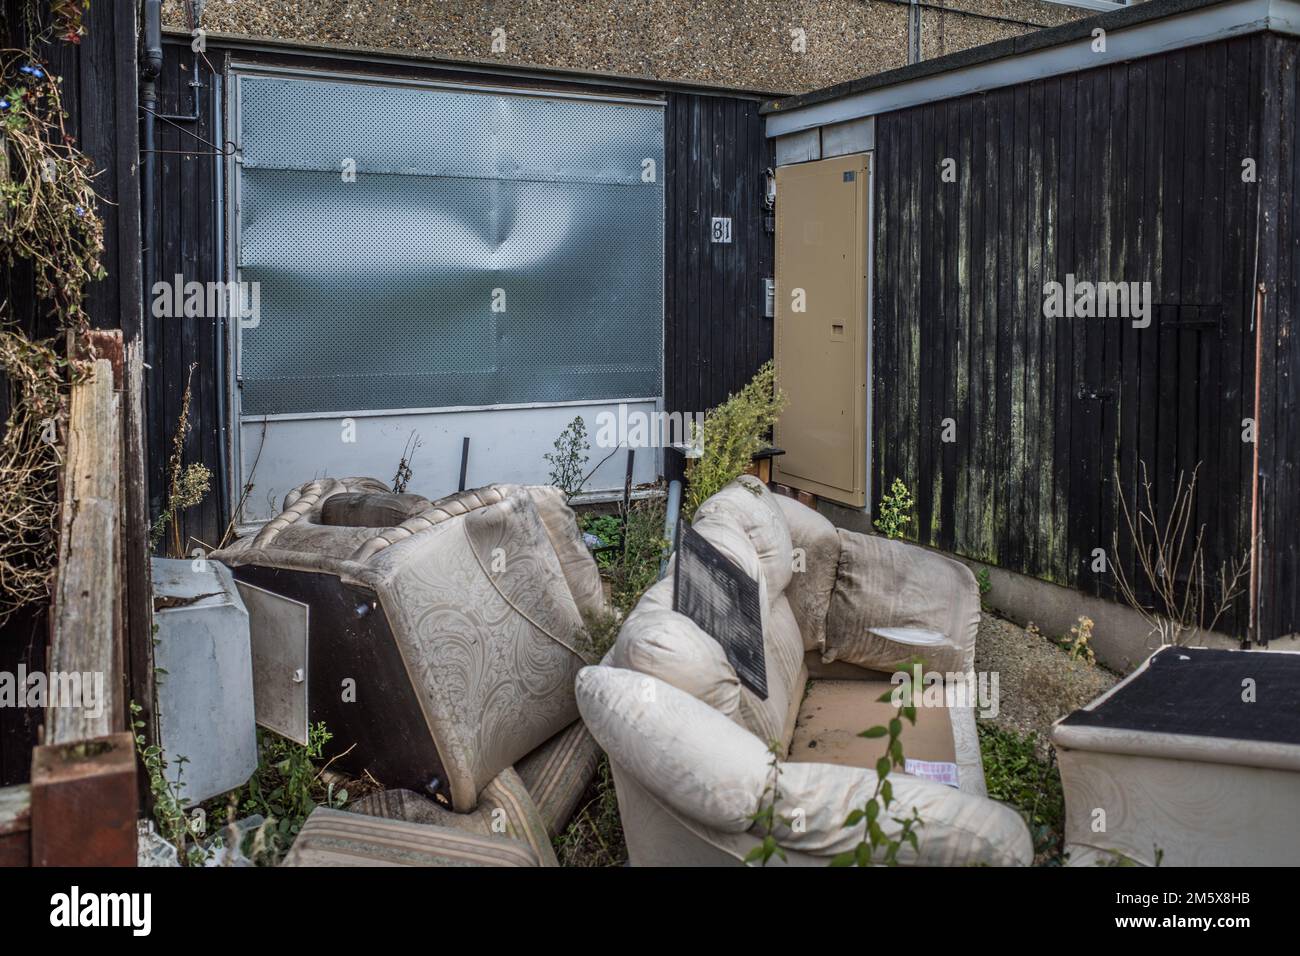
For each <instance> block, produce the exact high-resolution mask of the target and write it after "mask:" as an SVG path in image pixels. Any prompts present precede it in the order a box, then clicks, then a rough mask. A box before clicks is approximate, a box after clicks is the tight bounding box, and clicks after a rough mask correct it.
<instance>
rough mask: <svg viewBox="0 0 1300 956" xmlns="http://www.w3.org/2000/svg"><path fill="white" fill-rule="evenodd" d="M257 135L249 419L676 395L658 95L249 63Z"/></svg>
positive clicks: (243, 263)
mask: <svg viewBox="0 0 1300 956" xmlns="http://www.w3.org/2000/svg"><path fill="white" fill-rule="evenodd" d="M240 147H241V151H242V164H241V166H240V171H239V185H240V206H239V259H238V262H239V267H240V278H241V279H242V280H243V281H245V282H258V283H259V286H260V289H259V292H260V316H259V318H260V321H259V324H258V325H257V326H256V327H255V328H246V329H244V330H243V332H242V335H241V369H240V370H241V374H242V378H243V392H242V405H243V413H244V414H246V415H261V414H280V413H294V412H323V411H324V412H327V411H351V410H370V409H386V408H424V407H433V408H436V407H447V406H459V405H488V404H516V403H530V402H552V401H578V400H598V399H621V398H629V397H641V396H656V395H658V394H660V390H661V385H660V382H661V377H662V370H661V365H662V355H663V332H662V329H663V268H664V266H663V186H662V169H663V113H662V110H661V109H660V108H658V107H657V106H653V105H641V104H627V103H611V102H604V101H597V100H577V99H575V100H566V99H551V98H540V97H532V96H518V95H506V94H498V93H485V92H465V91H460V90H456V91H450V90H444V89H436V88H429V89H426V88H402V87H388V86H377V85H371V84H365V83H359V82H341V81H340V82H321V81H317V80H300V79H291V78H280V77H269V78H268V77H261V76H245V77H242V78H241V82H240ZM646 159H650V160H652V161H653V163H654V169H655V173H656V175H655V177H654V181H652V182H645V181H643V179H642V169H643V163H644V161H645V160H646ZM345 160H352V161H354V162H355V164H356V181H355V182H348V181H345V179H344V177H343V176H342V175H341V169H342V164H343V163H344V161H345ZM498 289H500V290H502V292H503V293H504V306H505V309H504V311H494V309H493V305H494V301H495V302H496V303H497V304H498V305H499V304H500V303H501V299H500V297H499V296H497V297H495V299H494V290H498Z"/></svg>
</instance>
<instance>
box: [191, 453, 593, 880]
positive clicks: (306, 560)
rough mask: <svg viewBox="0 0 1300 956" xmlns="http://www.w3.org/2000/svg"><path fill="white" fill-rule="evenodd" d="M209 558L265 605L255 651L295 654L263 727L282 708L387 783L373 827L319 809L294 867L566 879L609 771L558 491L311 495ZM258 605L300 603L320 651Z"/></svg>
mask: <svg viewBox="0 0 1300 956" xmlns="http://www.w3.org/2000/svg"><path fill="white" fill-rule="evenodd" d="M213 557H215V558H216V559H217V560H220V561H222V562H224V563H225V564H227V565H229V566H231V567H232V568H233V569H234V573H235V577H236V579H237V581H238V582H240V585H241V591H243V592H244V594H245V597H246V599H248V598H251V599H250V600H249V602H248V603H249V606H250V616H251V617H253V618H254V620H253V621H252V627H253V631H254V645H255V648H256V647H258V646H259V642H262V643H261V646H262V647H263V648H265V649H266V651H267V656H269V657H270V658H271V659H272V660H273V661H274V660H276V659H277V655H285V658H286V660H285V664H284V665H283V666H282V667H280V668H279V669H278V671H279V672H278V673H275V674H272V675H270V676H268V675H265V674H261V675H259V680H260V681H261V685H260V686H259V687H258V690H259V692H261V693H262V699H260V700H259V719H262V715H261V713H260V711H261V708H262V706H263V704H264V703H265V702H266V701H267V700H269V699H274V700H276V701H279V706H280V708H281V710H282V711H283V712H286V713H288V714H289V719H290V721H291V722H292V724H293V725H294V726H296V727H299V728H305V726H306V724H307V723H308V722H315V721H317V720H323V721H325V722H326V724H327V726H328V728H329V730H330V731H331V732H332V733H333V735H334V740H333V741H332V744H331V748H332V751H333V753H334V754H337V762H336V763H335V766H336V767H340V768H342V769H346V770H349V771H351V772H353V773H361V772H363V771H364V772H368V773H369V774H370V775H371V776H373V777H374V778H375V779H377V780H378V781H379V782H380V783H381V784H383V785H384V786H385V787H387V788H389V789H388V790H387V791H386V792H384V793H381V794H375V795H372V796H370V797H368V798H365V799H363V800H362V801H359V802H358V803H357V804H356V805H354V809H357V810H360V811H362V813H368V814H371V816H361V815H359V814H356V813H341V812H338V811H331V810H325V809H321V810H318V811H317V812H316V813H315V814H313V816H312V817H311V818H310V819H309V821H308V823H307V825H306V826H305V827H304V828H303V831H302V833H301V834H300V835H299V837H298V839H297V841H296V842H295V844H294V847H293V849H292V851H291V853H290V857H289V859H288V860H287V861H286V862H288V863H313V864H321V863H325V864H330V863H358V862H361V863H366V862H389V863H415V862H422V863H429V862H442V863H446V864H448V865H464V864H472V863H495V864H504V865H529V864H533V865H537V864H551V865H554V863H555V856H554V852H553V850H552V848H551V838H552V837H553V836H554V835H555V834H556V833H557V832H558V831H559V830H560V829H561V828H562V827H563V826H564V825H565V823H566V822H567V820H568V818H569V816H570V815H571V814H572V812H573V809H574V806H575V804H576V802H577V800H578V799H579V798H580V796H581V794H582V792H583V791H584V789H585V788H586V786H587V784H588V783H589V781H590V779H591V776H592V774H593V772H594V769H595V763H596V758H597V750H596V747H595V744H594V742H593V741H592V739H591V737H590V735H589V734H588V733H587V732H586V730H585V729H584V728H583V726H582V723H581V722H580V721H579V720H578V719H577V718H578V710H577V704H576V700H575V696H574V679H575V677H576V675H577V672H578V670H579V669H580V668H581V667H582V666H583V664H584V663H586V662H587V660H588V659H587V658H586V657H585V656H584V651H583V649H582V646H581V644H580V640H581V635H582V634H583V619H582V616H583V614H584V613H586V612H597V611H600V610H602V609H603V603H604V602H603V596H602V592H601V586H600V578H599V575H598V572H597V570H596V566H595V563H594V561H593V560H592V558H591V556H590V554H588V552H587V550H586V548H585V547H584V546H583V544H582V540H581V538H580V536H579V533H578V529H577V524H576V522H575V520H574V517H573V513H572V511H570V510H569V508H568V507H567V506H566V504H565V503H564V499H563V496H562V495H561V493H560V492H559V491H558V490H556V489H554V488H545V487H516V486H506V485H497V486H489V487H486V488H482V489H478V490H476V491H467V492H463V493H460V494H457V495H453V496H450V497H448V498H444V499H441V500H439V501H436V502H429V501H428V500H426V499H424V498H421V497H419V496H417V495H396V494H391V493H389V492H388V491H387V489H386V487H385V486H384V485H383V484H382V483H381V482H379V481H376V480H375V479H369V478H350V479H343V480H335V479H327V480H321V481H314V482H310V483H308V484H305V485H302V486H301V487H300V488H298V489H297V490H295V491H294V492H291V493H290V494H289V495H288V496H286V500H285V508H284V511H283V512H282V513H281V514H280V515H279V516H278V517H277V518H275V519H274V520H272V521H271V522H269V523H268V524H267V525H265V526H264V527H263V528H262V529H261V530H260V531H259V532H258V533H257V534H256V535H254V536H251V537H249V538H245V539H242V540H240V541H239V542H237V543H236V544H235V545H233V546H232V547H229V548H227V549H225V550H222V551H219V552H217V553H215V554H214V555H213ZM259 595H261V597H262V598H265V599H266V600H267V601H269V602H271V605H272V606H274V604H275V602H280V604H281V605H284V604H285V602H288V604H289V605H291V606H298V607H301V606H302V605H305V606H306V611H305V614H304V617H305V619H306V621H307V625H306V628H305V630H306V637H305V641H306V647H300V648H297V649H295V648H294V647H293V646H292V639H290V637H289V635H288V633H287V632H286V630H285V629H283V628H280V627H277V626H273V625H272V624H271V623H270V622H268V621H258V620H256V617H257V614H256V610H255V609H256V608H257V607H259V606H260V604H259V600H258V596H259ZM259 628H260V633H259ZM298 640H299V643H301V642H302V639H301V637H299V638H298ZM267 641H270V642H271V645H270V646H269V647H268V646H267V644H266V643H264V642H267ZM277 641H278V642H281V643H279V644H277V643H276V642H277ZM295 653H298V654H300V655H301V656H302V657H305V666H302V665H299V668H294V667H293V664H294V661H293V660H290V658H292V657H293V655H294V654H295ZM303 672H305V673H303ZM412 791H414V792H412ZM424 795H427V796H424ZM428 797H433V798H434V800H436V801H437V802H436V803H435V802H434V801H433V800H430V799H428ZM382 817H389V818H390V819H381V818H382ZM393 818H395V819H393Z"/></svg>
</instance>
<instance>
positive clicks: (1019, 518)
mask: <svg viewBox="0 0 1300 956" xmlns="http://www.w3.org/2000/svg"><path fill="white" fill-rule="evenodd" d="M1012 108H1013V110H1014V112H1015V131H1014V138H1013V140H1012V175H1013V177H1014V179H1013V186H1012V194H1011V201H1010V206H1011V247H1010V253H1011V258H1010V260H1009V261H1008V262H1007V263H1006V266H1007V267H1008V268H1009V269H1010V271H1011V274H1012V285H1011V309H1010V312H1009V313H1007V317H1008V318H1009V319H1010V325H1011V328H1010V340H1011V341H1010V351H1009V358H1010V362H1011V365H1010V368H1009V369H1008V375H1009V382H1010V392H1009V395H1008V401H1009V403H1010V404H1009V412H1010V417H1011V434H1010V440H1011V447H1010V449H1009V452H1010V458H1009V461H1008V467H1007V495H1008V498H1009V500H1008V503H1007V504H1008V516H1009V526H1008V528H1007V532H1008V535H1007V537H1008V552H1007V559H1006V563H1005V566H1006V567H1008V568H1011V569H1014V570H1017V571H1027V570H1029V569H1030V568H1031V567H1032V565H1031V564H1030V563H1029V555H1028V549H1027V546H1026V532H1025V473H1026V470H1027V468H1028V464H1029V463H1028V462H1027V461H1026V452H1025V444H1026V443H1025V401H1026V398H1027V396H1026V394H1025V379H1026V360H1025V343H1026V338H1027V335H1026V329H1025V327H1026V324H1027V319H1026V312H1027V311H1028V308H1029V303H1028V295H1029V291H1028V289H1027V287H1026V273H1025V269H1026V266H1027V263H1028V258H1029V252H1028V248H1029V242H1028V239H1029V237H1028V234H1027V231H1028V212H1029V209H1028V205H1029V197H1028V194H1027V191H1028V188H1029V180H1028V175H1029V171H1028V168H1027V167H1028V165H1029V162H1028V152H1029V87H1028V86H1026V85H1021V86H1018V87H1016V89H1015V99H1014V103H1013V107H1012Z"/></svg>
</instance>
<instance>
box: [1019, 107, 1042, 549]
mask: <svg viewBox="0 0 1300 956" xmlns="http://www.w3.org/2000/svg"><path fill="white" fill-rule="evenodd" d="M1028 96H1029V104H1028V109H1027V113H1026V119H1027V123H1028V129H1027V130H1026V136H1027V147H1026V149H1027V152H1026V154H1025V163H1026V169H1025V173H1026V179H1027V181H1026V187H1025V194H1024V201H1025V306H1024V308H1025V347H1024V369H1025V373H1024V434H1025V447H1024V465H1023V468H1024V488H1023V495H1024V519H1023V522H1022V524H1023V526H1024V529H1025V535H1024V544H1023V547H1024V563H1023V570H1025V571H1026V572H1028V573H1034V572H1035V571H1036V570H1037V569H1038V568H1039V567H1041V564H1042V558H1041V555H1042V554H1043V552H1044V551H1045V550H1046V541H1045V538H1046V534H1045V531H1046V529H1045V526H1044V522H1043V513H1042V507H1041V499H1040V491H1041V484H1040V478H1041V475H1042V474H1043V472H1044V471H1046V470H1047V469H1046V468H1044V467H1043V465H1044V462H1045V457H1046V456H1045V455H1044V454H1043V448H1042V433H1043V428H1042V423H1041V419H1040V417H1039V415H1040V410H1041V400H1042V391H1041V389H1042V365H1043V356H1042V332H1043V321H1044V320H1043V281H1044V279H1043V243H1042V235H1043V232H1044V229H1045V225H1044V221H1045V216H1044V209H1043V199H1044V197H1043V169H1044V166H1045V165H1046V164H1045V163H1044V159H1043V137H1044V133H1045V130H1044V126H1045V121H1046V117H1045V116H1044V114H1043V96H1044V84H1043V83H1041V82H1040V83H1034V84H1032V85H1031V86H1030V87H1029V89H1028Z"/></svg>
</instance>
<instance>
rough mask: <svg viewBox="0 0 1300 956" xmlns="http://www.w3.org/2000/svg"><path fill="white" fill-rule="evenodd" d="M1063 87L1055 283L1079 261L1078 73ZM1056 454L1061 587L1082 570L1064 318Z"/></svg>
mask: <svg viewBox="0 0 1300 956" xmlns="http://www.w3.org/2000/svg"><path fill="white" fill-rule="evenodd" d="M1059 82H1060V86H1061V147H1060V156H1061V164H1060V168H1061V171H1060V177H1061V178H1060V216H1059V220H1060V228H1059V230H1058V232H1057V236H1058V243H1057V258H1056V274H1057V281H1060V282H1064V281H1065V277H1066V275H1068V274H1069V273H1070V272H1074V271H1076V260H1075V248H1076V245H1077V243H1076V240H1075V233H1076V227H1075V219H1076V218H1077V217H1076V212H1077V210H1078V207H1079V203H1078V200H1077V197H1078V196H1079V189H1078V185H1079V184H1078V183H1077V182H1076V168H1077V166H1078V157H1077V156H1076V149H1077V140H1078V135H1077V133H1078V125H1079V124H1078V112H1077V104H1078V93H1079V79H1078V77H1077V76H1076V75H1074V74H1071V75H1069V76H1063V77H1061V78H1060V80H1059ZM1056 330H1057V331H1056V403H1055V404H1056V407H1055V409H1054V411H1055V415H1056V427H1055V431H1056V452H1055V458H1054V462H1053V467H1054V469H1055V471H1054V475H1053V487H1054V491H1055V496H1054V501H1053V505H1052V507H1053V511H1054V513H1055V517H1054V524H1055V525H1056V528H1057V547H1056V550H1055V553H1054V554H1053V558H1054V562H1053V563H1054V568H1055V575H1056V581H1057V583H1058V584H1074V583H1075V581H1076V580H1077V579H1078V568H1077V564H1076V562H1075V560H1074V556H1075V553H1076V552H1077V550H1078V544H1077V542H1076V538H1075V529H1074V521H1073V515H1074V514H1075V512H1074V510H1073V509H1072V508H1071V485H1072V484H1073V482H1074V467H1073V462H1074V458H1073V450H1074V449H1073V443H1072V431H1073V414H1072V413H1073V411H1074V388H1075V368H1074V352H1075V345H1074V331H1073V323H1072V322H1071V321H1070V320H1069V319H1066V318H1060V319H1058V320H1057V322H1056Z"/></svg>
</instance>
